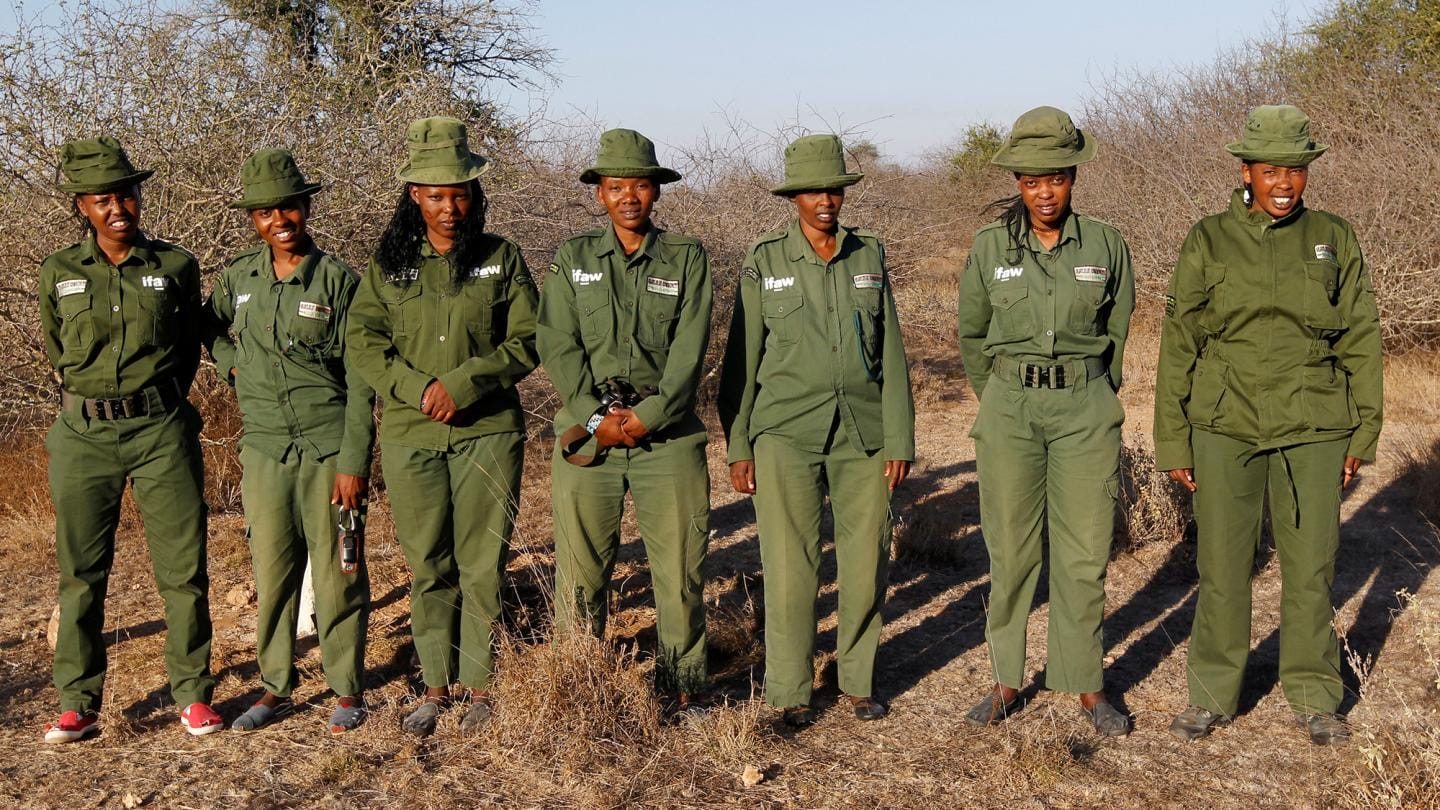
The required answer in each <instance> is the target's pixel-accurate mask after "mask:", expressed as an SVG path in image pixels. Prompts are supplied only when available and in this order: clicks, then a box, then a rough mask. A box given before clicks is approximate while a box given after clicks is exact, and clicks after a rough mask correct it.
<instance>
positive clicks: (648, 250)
mask: <svg viewBox="0 0 1440 810" xmlns="http://www.w3.org/2000/svg"><path fill="white" fill-rule="evenodd" d="M659 234H660V229H659V228H657V227H655V223H653V222H652V223H650V230H648V231H646V232H645V239H644V241H642V242H641V243H640V249H639V250H637V251H635V254H634V255H633V256H626V255H625V248H624V247H622V246H621V245H620V237H619V236H617V235H616V234H615V226H614V225H613V224H611V225H609V226H606V228H605V235H604V236H602V237H601V238H599V239H596V240H595V258H597V259H599V258H603V257H604V256H607V255H609V254H611V253H614V254H615V255H616V256H619V257H621V258H622V259H625V260H626V261H629V260H631V259H634V258H636V257H637V256H640V255H641V254H644V255H645V256H648V257H650V258H651V259H654V260H655V261H664V260H665V257H664V256H663V255H662V253H663V250H662V249H661V246H660V240H659V239H657V238H656V237H657V236H659Z"/></svg>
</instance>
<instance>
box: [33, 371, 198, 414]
mask: <svg viewBox="0 0 1440 810" xmlns="http://www.w3.org/2000/svg"><path fill="white" fill-rule="evenodd" d="M184 398H185V397H184V396H183V395H182V394H181V393H180V384H179V383H177V382H175V381H174V380H170V381H169V382H163V383H160V384H158V385H152V386H150V387H149V388H142V389H141V390H139V391H137V392H135V393H133V394H131V395H130V396H128V397H116V398H114V399H89V398H87V397H81V396H79V395H77V394H72V393H70V392H69V391H64V390H62V391H61V392H60V406H61V407H63V408H65V409H66V410H72V409H73V410H78V411H79V412H80V413H82V414H84V415H85V416H86V417H88V418H90V419H99V420H100V421H102V422H109V421H111V420H113V419H133V418H135V417H137V416H150V415H152V414H161V413H168V412H170V411H173V410H175V406H176V405H179V404H180V401H181V400H183V399H184Z"/></svg>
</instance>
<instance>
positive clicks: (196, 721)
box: [180, 703, 253, 737]
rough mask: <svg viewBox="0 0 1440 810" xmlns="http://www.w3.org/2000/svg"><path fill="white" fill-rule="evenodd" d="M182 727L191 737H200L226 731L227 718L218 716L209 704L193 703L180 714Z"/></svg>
mask: <svg viewBox="0 0 1440 810" xmlns="http://www.w3.org/2000/svg"><path fill="white" fill-rule="evenodd" d="M252 708H253V707H252ZM180 725H182V726H184V727H185V730H186V731H187V732H189V733H190V736H192V737H199V736H202V735H204V734H213V733H215V732H217V731H220V730H222V729H224V728H225V718H223V717H221V716H220V715H218V714H216V713H215V710H214V709H212V708H210V704H209V703H191V704H190V705H189V706H186V707H185V710H184V711H182V712H180Z"/></svg>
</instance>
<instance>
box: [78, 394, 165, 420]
mask: <svg viewBox="0 0 1440 810" xmlns="http://www.w3.org/2000/svg"><path fill="white" fill-rule="evenodd" d="M89 403H90V411H91V414H90V415H91V416H92V417H94V418H96V419H99V420H100V421H102V422H111V421H114V420H116V419H129V418H130V417H133V416H146V415H148V414H149V413H150V408H149V403H148V402H147V401H146V399H145V395H144V394H136V395H135V396H133V397H121V398H119V399H92V400H89Z"/></svg>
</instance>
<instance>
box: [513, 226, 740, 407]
mask: <svg viewBox="0 0 1440 810" xmlns="http://www.w3.org/2000/svg"><path fill="white" fill-rule="evenodd" d="M550 272H551V273H552V276H551V278H550V279H549V280H547V281H546V282H545V291H544V294H543V295H541V296H540V325H539V334H538V344H539V349H540V356H541V357H542V358H544V361H545V371H546V373H548V374H549V375H550V381H551V382H553V383H554V384H555V389H556V390H557V391H559V392H560V397H561V402H562V407H561V410H560V412H559V413H557V414H556V415H555V425H556V431H557V432H561V431H564V430H565V429H566V428H568V427H570V426H571V425H576V424H581V425H583V424H585V422H586V421H587V420H589V418H590V416H591V415H592V414H594V413H595V411H596V410H597V409H598V408H599V407H600V400H599V399H598V398H597V397H596V393H595V388H596V386H597V385H598V384H599V383H602V382H604V381H605V380H606V379H607V378H610V377H619V378H623V379H626V380H629V381H630V384H631V385H633V386H634V387H635V388H636V389H637V390H638V389H640V388H642V387H644V386H647V385H648V386H654V387H655V388H657V389H658V390H659V393H658V394H655V395H653V396H650V397H647V398H646V399H645V400H644V401H643V402H641V403H640V404H639V405H637V406H635V416H636V417H637V418H638V419H639V420H640V423H641V424H643V425H644V426H645V427H646V428H648V429H649V430H650V432H652V433H660V432H661V431H665V430H667V429H670V428H682V427H685V428H688V431H686V432H685V433H683V434H682V433H679V432H672V433H671V434H670V435H688V434H689V433H695V432H700V431H703V430H704V426H703V425H702V424H701V423H700V420H699V419H698V418H696V417H695V416H694V415H693V414H694V408H695V391H696V388H698V386H699V384H700V373H701V370H702V368H703V366H704V361H705V348H706V346H707V345H708V344H709V342H710V308H711V304H712V297H713V291H712V289H711V283H710V260H709V258H708V257H707V256H706V254H705V248H704V247H702V246H701V244H700V242H699V241H698V240H695V239H691V238H690V237H688V236H680V235H679V234H673V233H668V232H666V231H662V230H659V229H657V228H651V229H650V232H649V233H647V234H646V235H645V241H644V242H642V243H641V245H640V249H639V250H637V251H635V253H634V254H633V255H631V256H628V257H627V256H626V255H625V251H624V249H622V248H621V247H620V242H619V240H618V239H617V238H616V236H615V229H614V227H613V226H609V227H605V228H598V229H596V230H593V231H590V232H588V233H584V234H581V235H580V236H576V237H574V238H572V239H569V240H567V241H566V242H565V243H564V244H562V245H561V246H560V250H559V251H557V252H556V254H555V263H554V264H552V265H551V266H550ZM687 417H689V418H688V419H687ZM683 422H688V423H689V424H688V425H682V423H683Z"/></svg>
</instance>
